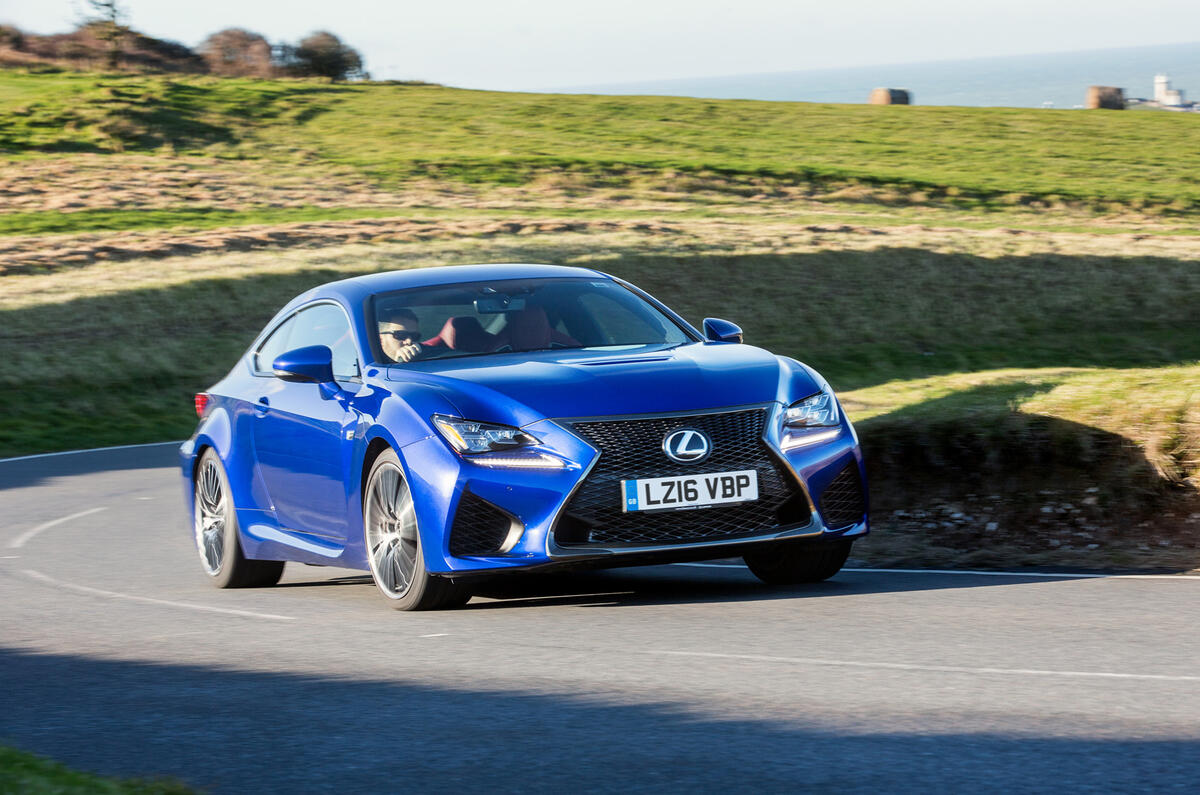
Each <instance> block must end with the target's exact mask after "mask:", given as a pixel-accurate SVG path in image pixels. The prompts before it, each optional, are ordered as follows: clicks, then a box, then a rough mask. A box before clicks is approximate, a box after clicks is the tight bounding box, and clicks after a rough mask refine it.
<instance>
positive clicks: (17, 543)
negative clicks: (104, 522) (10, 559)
mask: <svg viewBox="0 0 1200 795" xmlns="http://www.w3.org/2000/svg"><path fill="white" fill-rule="evenodd" d="M104 510H107V508H105V507H104V506H103V505H101V506H100V507H99V508H88V509H87V510H86V511H80V512H79V513H73V514H71V515H70V516H63V517H61V518H59V519H53V520H51V521H49V522H44V523H42V524H40V525H38V526H37V527H31V528H29V529H28V530H26V531H25V532H24V533H21V535H19V536H17V537H16V538H14V539H13V540H12V541H10V542H8V548H9V549H20V548H21V547H23V546H25V543H26V542H27V541H29V539H31V538H33V537H34V536H36V535H37V534H38V533H40V532H42V531H43V530H49V529H50V528H51V527H56V526H57V525H60V524H62V523H63V522H69V521H71V520H72V519H81V518H83V517H84V516H91V515H92V514H94V513H99V512H100V511H104Z"/></svg>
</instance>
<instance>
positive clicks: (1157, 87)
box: [1154, 75, 1187, 108]
mask: <svg viewBox="0 0 1200 795" xmlns="http://www.w3.org/2000/svg"><path fill="white" fill-rule="evenodd" d="M1154 101H1155V102H1157V103H1158V104H1159V105H1162V106H1163V107H1164V108H1178V107H1180V106H1182V105H1186V104H1187V103H1186V102H1184V101H1183V91H1182V90H1181V89H1178V88H1171V78H1169V77H1167V76H1166V75H1155V76H1154Z"/></svg>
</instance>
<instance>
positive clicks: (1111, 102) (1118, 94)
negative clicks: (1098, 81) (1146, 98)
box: [1083, 86, 1125, 110]
mask: <svg viewBox="0 0 1200 795" xmlns="http://www.w3.org/2000/svg"><path fill="white" fill-rule="evenodd" d="M1083 106H1084V107H1085V108H1104V109H1106V110H1125V90H1124V89H1121V88H1117V87H1116V86H1088V90H1087V100H1086V101H1085V102H1084V103H1083Z"/></svg>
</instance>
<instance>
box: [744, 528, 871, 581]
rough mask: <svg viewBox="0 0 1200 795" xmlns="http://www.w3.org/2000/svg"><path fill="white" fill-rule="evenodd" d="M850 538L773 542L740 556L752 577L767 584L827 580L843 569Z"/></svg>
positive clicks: (848, 551) (851, 542)
mask: <svg viewBox="0 0 1200 795" xmlns="http://www.w3.org/2000/svg"><path fill="white" fill-rule="evenodd" d="M853 544H854V541H853V540H845V539H836V540H833V541H811V540H807V539H796V540H794V541H776V542H774V543H770V544H762V545H760V546H759V547H757V548H756V549H754V550H752V551H750V552H747V553H746V555H745V556H744V557H743V560H745V561H746V565H747V566H749V567H750V571H752V572H753V573H754V576H755V577H757V578H758V579H760V580H762V581H763V582H765V583H768V584H770V585H798V584H800V583H806V582H821V581H822V580H828V579H829V578H830V577H832V576H833V575H835V574H837V573H838V572H839V571H841V570H842V566H843V565H845V563H846V558H847V557H849V556H850V547H851V546H852V545H853Z"/></svg>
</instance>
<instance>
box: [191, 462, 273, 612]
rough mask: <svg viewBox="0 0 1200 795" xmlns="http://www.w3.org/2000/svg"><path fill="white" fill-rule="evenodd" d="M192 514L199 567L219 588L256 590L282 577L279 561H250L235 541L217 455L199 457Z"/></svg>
mask: <svg viewBox="0 0 1200 795" xmlns="http://www.w3.org/2000/svg"><path fill="white" fill-rule="evenodd" d="M192 502H193V505H194V510H193V511H192V513H193V517H194V520H193V521H194V525H195V535H196V551H197V552H199V553H200V565H201V566H202V567H203V568H204V573H205V574H207V575H208V578H209V580H210V581H212V583H213V585H216V586H217V587H218V588H258V587H263V586H267V585H274V584H275V583H277V582H279V578H280V577H282V576H283V561H281V560H250V559H249V558H247V557H246V556H245V555H244V554H243V553H242V545H241V542H240V541H239V540H238V523H237V512H236V511H234V509H233V499H232V498H231V497H230V494H229V478H228V477H227V476H226V475H225V467H224V466H222V465H221V459H220V457H218V456H217V453H216V451H214V450H213V449H212V448H209V449H207V450H205V451H204V454H203V455H201V456H200V464H199V466H197V467H196V477H195V479H194V480H193V482H192Z"/></svg>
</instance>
